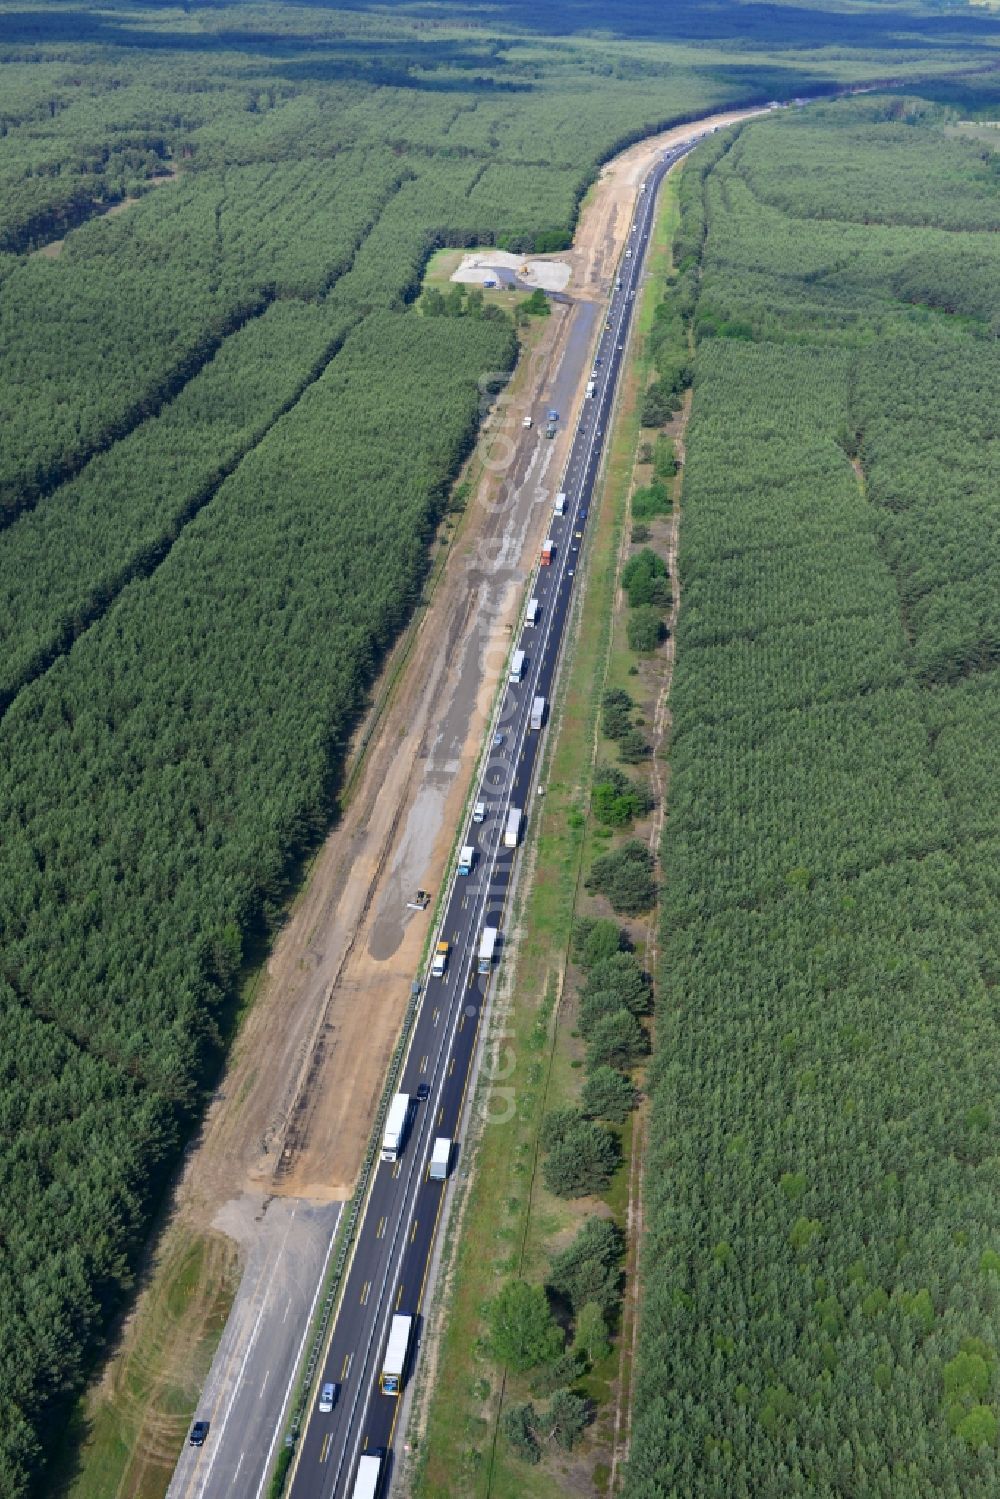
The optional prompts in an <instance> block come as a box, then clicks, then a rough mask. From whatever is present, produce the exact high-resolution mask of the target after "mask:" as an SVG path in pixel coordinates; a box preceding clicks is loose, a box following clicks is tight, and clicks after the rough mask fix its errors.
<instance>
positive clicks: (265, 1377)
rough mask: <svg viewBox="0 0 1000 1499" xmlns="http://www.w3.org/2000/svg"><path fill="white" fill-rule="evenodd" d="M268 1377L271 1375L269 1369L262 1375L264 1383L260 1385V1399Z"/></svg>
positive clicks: (262, 1396)
mask: <svg viewBox="0 0 1000 1499" xmlns="http://www.w3.org/2000/svg"><path fill="white" fill-rule="evenodd" d="M270 1377H271V1371H270V1369H268V1371H267V1373H266V1374H265V1375H264V1383H263V1384H262V1385H261V1387H260V1398H261V1400H263V1398H264V1391H265V1390H266V1389H267V1381H268V1380H269V1379H270Z"/></svg>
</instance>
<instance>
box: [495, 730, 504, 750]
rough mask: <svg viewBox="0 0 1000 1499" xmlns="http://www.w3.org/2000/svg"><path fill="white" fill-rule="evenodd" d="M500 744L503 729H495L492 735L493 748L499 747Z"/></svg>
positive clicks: (501, 742)
mask: <svg viewBox="0 0 1000 1499" xmlns="http://www.w3.org/2000/svg"><path fill="white" fill-rule="evenodd" d="M501 744H503V730H502V729H497V731H496V733H495V734H494V735H493V748H494V749H499V748H500V746H501Z"/></svg>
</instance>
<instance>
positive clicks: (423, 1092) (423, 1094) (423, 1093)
mask: <svg viewBox="0 0 1000 1499" xmlns="http://www.w3.org/2000/svg"><path fill="white" fill-rule="evenodd" d="M430 1096H431V1090H430V1088H429V1087H428V1085H427V1084H426V1083H421V1084H420V1086H419V1087H418V1089H417V1103H426V1102H427V1100H428V1098H430Z"/></svg>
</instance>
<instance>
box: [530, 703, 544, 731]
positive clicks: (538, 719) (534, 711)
mask: <svg viewBox="0 0 1000 1499" xmlns="http://www.w3.org/2000/svg"><path fill="white" fill-rule="evenodd" d="M544 722H545V699H544V698H543V697H536V698H535V701H534V702H533V703H532V705H531V727H532V728H533V729H540V728H541V727H542V724H543V723H544Z"/></svg>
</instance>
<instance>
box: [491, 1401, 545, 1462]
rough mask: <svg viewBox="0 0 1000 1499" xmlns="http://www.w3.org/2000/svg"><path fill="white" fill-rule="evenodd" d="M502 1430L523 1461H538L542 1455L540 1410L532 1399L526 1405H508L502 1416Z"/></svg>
mask: <svg viewBox="0 0 1000 1499" xmlns="http://www.w3.org/2000/svg"><path fill="white" fill-rule="evenodd" d="M500 1430H501V1431H502V1432H503V1434H504V1436H505V1437H506V1438H507V1441H508V1442H509V1443H510V1445H511V1447H512V1448H513V1449H514V1451H515V1452H516V1453H517V1455H518V1457H519V1458H520V1459H521V1460H522V1462H526V1463H532V1464H534V1463H537V1462H538V1460H539V1458H540V1457H541V1455H542V1452H541V1447H540V1446H539V1443H538V1412H537V1411H536V1410H535V1407H534V1406H533V1405H532V1404H531V1403H530V1401H529V1402H527V1403H526V1404H524V1405H508V1407H507V1409H506V1410H505V1411H504V1413H503V1415H502V1416H501V1417H500Z"/></svg>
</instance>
